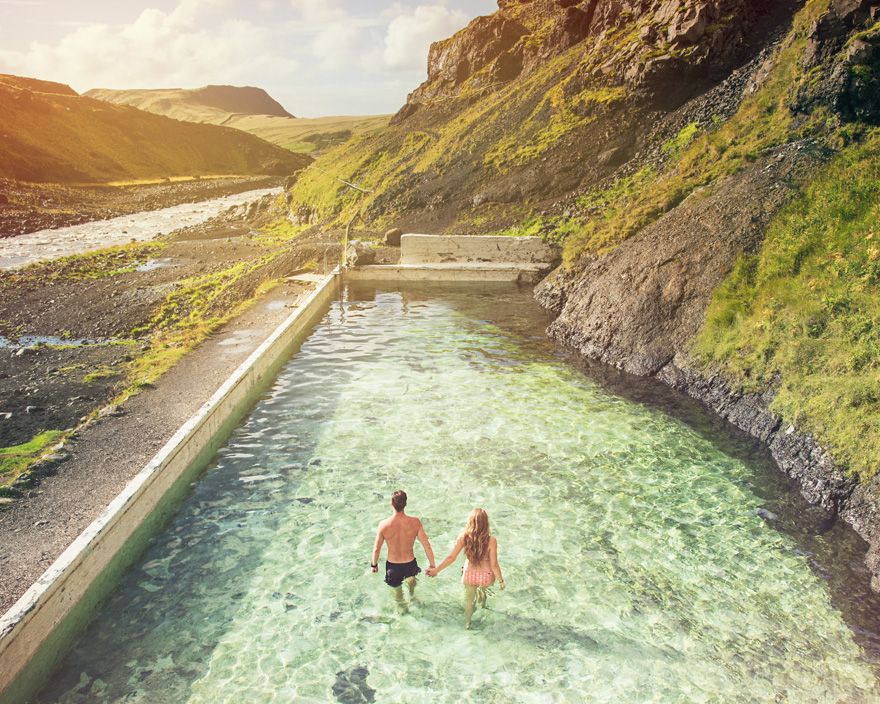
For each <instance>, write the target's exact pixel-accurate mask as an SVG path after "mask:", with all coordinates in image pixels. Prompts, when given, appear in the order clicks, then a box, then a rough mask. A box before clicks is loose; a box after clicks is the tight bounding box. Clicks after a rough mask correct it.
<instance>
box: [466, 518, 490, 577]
mask: <svg viewBox="0 0 880 704" xmlns="http://www.w3.org/2000/svg"><path fill="white" fill-rule="evenodd" d="M489 535H490V534H489V514H487V513H486V512H485V511H484V510H483V509H481V508H475V509H474V510H473V511H471V515H470V516H468V522H467V527H466V528H465V529H464V533H462V534H461V542H462V544H463V546H464V556H465V557H466V558H467V559H468V562H469V563H471V564H477V563H480V562H482V561H483V560H485V559H486V558H487V557H488V556H489Z"/></svg>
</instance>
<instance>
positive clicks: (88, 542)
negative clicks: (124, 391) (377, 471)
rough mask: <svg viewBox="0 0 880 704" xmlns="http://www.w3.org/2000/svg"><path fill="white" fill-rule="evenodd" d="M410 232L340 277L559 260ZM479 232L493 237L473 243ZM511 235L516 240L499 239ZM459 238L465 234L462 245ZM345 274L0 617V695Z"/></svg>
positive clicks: (180, 490) (118, 567)
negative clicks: (382, 259) (386, 252)
mask: <svg viewBox="0 0 880 704" xmlns="http://www.w3.org/2000/svg"><path fill="white" fill-rule="evenodd" d="M407 238H414V239H412V240H411V242H410V243H411V244H416V245H417V248H416V250H413V251H415V252H418V253H419V254H418V257H419V258H424V259H427V260H430V259H432V258H433V261H426V262H422V263H415V264H400V265H385V266H366V267H361V268H355V269H348V270H346V271H345V272H344V276H345V278H346V279H350V280H357V281H375V282H384V281H435V282H499V281H506V282H516V283H536V282H537V281H538V280H540V278H542V277H543V276H544V275H545V274H546V273H547V272H549V270H550V269H551V268H552V266H553V265H554V264H555V260H556V252H555V251H554V249H553V248H551V247H546V246H545V247H540V246H539V245H537V244H536V243H534V242H527V241H526V240H533V239H535V238H497V237H493V238H481V237H457V238H450V237H443V238H439V237H434V236H429V235H404V238H403V240H404V242H403V243H402V244H403V247H402V251H403V252H406V251H408V249H407V246H406V244H405V242H406V240H407ZM425 238H429V239H425ZM431 238H433V239H431ZM481 239H486V240H493V242H492V243H480V242H477V240H481ZM514 239H515V240H519V242H517V243H509V242H508V243H504V244H503V245H502V243H499V242H495V240H514ZM459 240H467V242H464V243H461V244H458V243H457V241H459ZM450 247H453V248H454V250H455V251H457V252H459V255H458V257H457V259H458V260H456V259H455V258H453V259H452V260H450V259H449V258H446V261H445V262H442V261H438V259H440V258H441V257H442V256H443V251H445V250H446V249H449V248H450ZM486 247H488V249H487V248H486ZM441 250H443V251H441ZM430 252H433V254H430ZM474 257H476V259H477V261H475V260H474ZM342 277H343V272H342V271H341V270H339V269H337V270H336V271H334V272H333V273H331V274H330V275H329V276H327V277H325V278H324V279H323V280H322V281H320V282H319V283H318V285H317V288H316V289H315V291H314V292H313V293H312V294H311V295H310V296H309V298H308V299H307V300H306V301H304V302H303V304H302V305H301V306H300V307H299V308H298V309H297V310H296V311H295V312H294V313H293V314H292V315H291V316H290V317H289V318H288V319H287V320H286V321H285V322H284V323H282V324H281V326H279V328H278V329H277V330H276V331H275V332H274V333H273V334H272V335H271V336H270V337H269V338H268V339H267V340H266V341H265V342H264V343H263V344H262V345H261V346H260V347H259V348H257V349H256V350H255V351H254V353H253V354H252V355H251V356H250V357H249V358H248V359H247V360H246V361H245V362H243V363H242V365H241V366H240V367H239V368H238V369H237V370H236V371H235V372H234V373H233V374H232V376H231V377H230V378H229V379H228V380H227V381H226V382H225V383H224V384H223V385H222V386H221V387H220V389H218V391H217V392H216V393H215V394H214V395H213V396H212V397H211V399H210V400H208V401H207V402H206V403H205V404H204V406H202V408H201V409H200V410H199V412H198V413H196V415H195V416H193V418H191V419H190V420H189V421H188V422H187V423H185V424H184V425H183V426H182V427H181V428H180V429H179V430H178V431H177V433H176V434H175V435H174V437H173V438H172V439H171V440H170V441H169V442H168V443H167V444H166V446H165V447H164V448H162V450H160V451H159V453H158V454H157V455H156V456H155V457H154V458H153V459H152V460H151V461H150V462H149V463H148V464H147V465H146V466H145V467H144V468H143V470H141V472H140V473H139V474H138V475H137V476H136V477H135V478H134V479H133V480H132V481H131V483H130V484H129V485H128V486H127V487H126V488H125V490H124V491H123V492H122V493H121V494H120V495H119V496H118V497H117V498H116V499H115V500H114V501H113V502H112V503H111V504H110V505H109V506H108V507H107V508H106V509H105V510H104V511H103V513H102V514H101V515H100V516H99V517H98V518H97V519H95V521H94V522H93V523H92V525H90V526H89V527H88V528H87V529H86V530H85V531H84V532H83V533H82V534H81V535H80V536H79V537H78V538H77V539H76V540H75V541H74V542H73V543H72V544H71V545H70V547H68V549H67V550H66V551H65V552H64V553H63V554H62V555H61V557H59V558H58V560H56V562H55V563H54V564H53V565H52V566H51V567H50V568H49V569H48V570H47V571H46V572H45V573H44V574H43V576H42V577H41V578H40V579H39V580H38V581H37V582H36V584H34V585H33V586H32V587H31V588H30V589H29V590H28V591H27V592H26V593H25V594H24V596H22V598H21V599H20V600H19V601H18V602H17V603H16V604H15V605H14V606H13V607H12V608H11V609H10V610H9V611H8V612H7V613H6V614H4V615H3V616H2V617H0V704H21V702H25V701H28V700H29V699H30V698H31V697H33V696H34V695H35V694H36V693H37V691H38V690H39V689H40V688H41V686H42V684H43V683H44V682H45V681H46V679H47V678H48V676H49V675H50V673H51V672H52V671H53V670H54V668H55V667H56V665H57V664H58V662H59V661H60V659H61V657H62V656H63V655H64V654H65V652H66V651H67V650H68V649H69V647H70V645H71V643H72V642H73V641H74V640H75V638H76V636H77V635H78V634H79V633H80V632H82V630H83V629H84V628H85V626H86V625H87V624H88V622H89V621H90V619H91V618H92V616H93V615H94V613H95V611H96V609H97V608H98V607H99V606H100V604H101V603H102V602H103V601H104V600H105V599H106V597H107V596H108V595H109V594H110V592H111V591H112V590H113V589H114V587H115V586H116V584H117V582H118V581H119V579H120V577H121V575H122V574H123V573H124V572H125V570H126V569H127V568H128V567H129V566H131V565H132V564H133V563H134V562H135V561H136V560H137V558H138V556H139V555H140V554H141V552H142V551H143V549H144V547H145V546H146V544H147V543H148V542H149V540H150V539H151V538H152V537H153V535H155V534H156V533H157V532H158V530H159V528H160V527H161V526H162V525H163V524H164V523H165V522H166V521H167V520H168V519H169V518H170V517H171V516H172V515H173V514H174V512H175V511H176V510H177V507H178V505H179V503H180V501H181V500H182V498H183V497H184V495H185V494H186V492H187V490H188V489H189V487H190V485H191V483H192V482H193V481H194V480H195V479H196V477H197V476H198V474H199V472H200V471H201V470H202V469H203V468H204V467H205V466H206V465H207V464H208V462H209V461H210V460H211V458H212V457H213V456H214V454H215V452H216V451H217V449H218V448H219V447H220V445H222V443H223V442H224V441H225V439H226V437H227V436H228V434H229V433H230V432H231V430H232V429H233V428H234V427H235V425H236V424H237V423H238V422H239V421H240V420H241V418H242V417H243V416H244V414H245V413H246V412H247V411H248V409H249V408H250V407H251V405H252V404H253V402H254V400H255V399H256V397H257V396H258V395H259V394H260V393H261V392H262V390H263V388H264V387H265V385H266V384H267V383H268V382H269V381H270V380H271V379H272V378H273V377H274V376H275V374H276V373H277V372H278V370H279V369H280V367H281V366H282V365H283V363H284V362H285V361H286V360H287V358H288V356H289V353H290V350H291V348H292V347H293V346H294V345H295V344H296V343H298V342H300V341H301V340H302V336H303V335H304V334H305V333H306V332H307V331H308V330H310V329H311V327H312V326H313V325H314V324H315V323H316V322H317V321H318V320H320V318H321V317H322V316H323V315H324V313H325V312H326V310H327V307H328V306H329V305H330V303H331V302H332V301H333V300H334V299H335V298H336V297H337V294H338V291H339V290H340V284H341V281H342Z"/></svg>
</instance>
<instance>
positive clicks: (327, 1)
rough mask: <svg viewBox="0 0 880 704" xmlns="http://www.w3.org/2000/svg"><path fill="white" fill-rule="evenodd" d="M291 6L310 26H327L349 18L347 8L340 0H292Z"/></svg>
mask: <svg viewBox="0 0 880 704" xmlns="http://www.w3.org/2000/svg"><path fill="white" fill-rule="evenodd" d="M290 6H291V7H292V8H293V9H294V10H296V11H298V12H299V14H300V17H301V19H302V20H303V21H304V22H305V23H306V24H307V25H310V26H315V27H326V26H328V25H331V24H334V23H337V22H343V23H345V22H346V21H347V20H348V16H347V15H346V13H345V10H343V9H342V8H341V7H340V6H339V0H290Z"/></svg>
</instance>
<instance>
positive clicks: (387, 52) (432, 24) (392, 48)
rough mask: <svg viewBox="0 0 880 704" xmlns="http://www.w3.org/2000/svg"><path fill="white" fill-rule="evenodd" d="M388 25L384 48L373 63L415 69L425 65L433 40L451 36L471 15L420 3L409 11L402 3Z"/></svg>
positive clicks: (394, 69)
mask: <svg viewBox="0 0 880 704" xmlns="http://www.w3.org/2000/svg"><path fill="white" fill-rule="evenodd" d="M391 9H393V10H396V16H395V17H394V18H393V19H391V21H390V23H389V24H388V30H387V31H386V33H385V37H384V39H383V42H382V49H381V51H380V52H379V53H378V54H377V55H376V54H374V57H373V62H374V63H375V64H377V67H378V68H381V69H384V70H386V71H413V70H414V69H415V68H416V67H420V68H421V67H424V65H425V63H426V60H427V56H428V49H429V48H430V46H431V44H432V42H435V41H437V40H439V39H444V38H446V37H449V36H451V35H452V34H454V33H455V32H457V31H458V30H459V29H461V28H462V27H464V26H465V25H466V24H467V21H468V16H467V15H465V14H464V13H463V12H460V11H457V10H455V11H450V10H448V9H447V8H445V7H442V6H441V5H419V6H418V7H416V8H415V10H408V9H406V8H404V7H402V6H401V5H400V4H399V3H395V4H394V6H393V7H392V8H391Z"/></svg>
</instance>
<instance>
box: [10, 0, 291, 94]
mask: <svg viewBox="0 0 880 704" xmlns="http://www.w3.org/2000/svg"><path fill="white" fill-rule="evenodd" d="M227 4H228V0H181V2H180V4H179V5H178V6H177V7H176V8H175V9H174V10H172V11H171V12H168V13H166V12H163V11H161V10H157V9H146V10H144V11H143V12H142V13H141V14H140V16H139V17H138V18H137V20H135V21H134V22H133V23H131V24H128V25H124V26H122V27H113V26H109V25H104V24H95V25H90V26H86V27H81V28H79V29H77V30H76V31H74V32H72V33H71V34H68V35H67V36H65V37H64V38H63V39H62V40H61V41H60V42H59V43H58V44H56V45H54V46H51V45H48V44H43V43H40V42H34V43H32V44H31V46H30V47H29V49H28V50H27V51H22V52H10V51H5V52H0V70H4V71H8V72H10V73H17V74H23V75H30V76H36V77H42V78H49V79H50V80H58V81H63V82H66V83H70V84H71V85H73V86H74V87H75V88H77V89H78V90H86V89H88V88H96V87H108V88H157V87H177V86H185V87H194V86H200V85H205V84H206V83H231V82H235V81H236V80H237V79H239V78H240V77H244V76H246V75H248V74H252V73H253V72H254V71H255V70H260V69H265V70H268V69H270V68H271V69H272V70H273V72H275V71H277V70H278V68H279V67H280V66H281V65H285V66H286V68H288V69H290V68H291V62H290V61H289V60H288V61H286V62H284V61H280V60H279V59H277V58H275V57H272V56H269V55H264V54H261V53H260V48H261V47H264V46H266V45H267V38H268V30H267V29H265V28H261V27H257V26H255V25H253V24H251V23H250V22H248V21H246V20H228V21H224V22H221V23H220V24H219V25H215V26H212V27H208V26H206V24H205V16H206V15H209V14H213V13H215V12H217V11H220V10H222V9H223V8H224V7H225V6H226V5H227Z"/></svg>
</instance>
